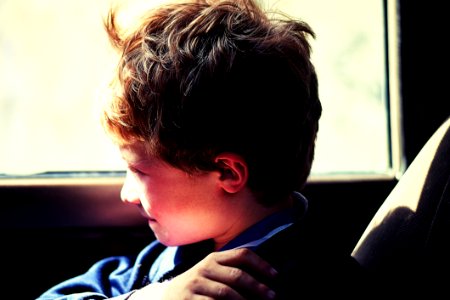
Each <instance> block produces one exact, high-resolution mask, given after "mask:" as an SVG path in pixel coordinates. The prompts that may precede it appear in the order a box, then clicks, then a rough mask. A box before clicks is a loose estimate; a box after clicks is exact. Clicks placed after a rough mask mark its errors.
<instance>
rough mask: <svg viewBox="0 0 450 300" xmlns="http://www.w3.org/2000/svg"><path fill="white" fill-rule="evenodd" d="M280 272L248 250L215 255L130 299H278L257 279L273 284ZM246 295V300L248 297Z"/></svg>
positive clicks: (140, 291) (146, 288)
mask: <svg viewBox="0 0 450 300" xmlns="http://www.w3.org/2000/svg"><path fill="white" fill-rule="evenodd" d="M275 276H276V271H275V270H274V269H273V268H272V267H271V266H270V265H269V264H268V263H267V262H266V261H264V260H263V259H262V258H261V257H259V256H258V255H256V254H255V253H254V252H253V251H251V250H249V249H245V248H241V249H233V250H227V251H222V252H213V253H211V254H209V255H208V256H207V257H205V258H204V259H203V260H201V261H200V262H199V263H197V264H196V265H195V266H193V267H192V268H191V269H189V270H187V271H186V272H184V273H182V274H180V275H178V276H176V277H175V278H173V279H172V280H170V281H166V282H164V283H163V284H156V285H155V284H150V285H148V286H146V287H144V288H142V289H141V290H139V291H137V292H136V293H134V294H133V295H132V297H130V298H129V299H135V300H138V299H143V300H144V299H146V300H150V299H155V294H158V295H159V296H158V297H159V298H157V299H164V300H175V299H176V300H178V299H233V300H242V299H246V298H245V297H246V296H247V297H251V299H267V300H269V299H274V297H275V293H274V292H273V291H272V290H270V289H269V287H268V286H267V285H265V284H264V283H263V282H262V281H260V280H259V279H257V278H264V279H265V280H270V279H272V278H274V277H275ZM244 295H245V296H244Z"/></svg>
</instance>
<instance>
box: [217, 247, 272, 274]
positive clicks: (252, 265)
mask: <svg viewBox="0 0 450 300" xmlns="http://www.w3.org/2000/svg"><path fill="white" fill-rule="evenodd" d="M217 254H218V255H217V257H216V258H215V259H216V261H217V263H218V264H221V265H224V266H234V267H241V268H242V267H244V268H245V269H247V270H249V271H250V272H256V274H261V275H263V276H265V277H266V278H274V277H275V276H276V275H277V274H278V273H277V271H276V270H275V269H274V268H273V267H272V266H271V265H270V264H269V263H268V262H267V261H265V260H264V259H262V258H261V257H260V256H259V255H257V254H256V253H255V252H253V251H251V250H250V249H247V248H239V249H233V250H228V251H223V252H218V253H217Z"/></svg>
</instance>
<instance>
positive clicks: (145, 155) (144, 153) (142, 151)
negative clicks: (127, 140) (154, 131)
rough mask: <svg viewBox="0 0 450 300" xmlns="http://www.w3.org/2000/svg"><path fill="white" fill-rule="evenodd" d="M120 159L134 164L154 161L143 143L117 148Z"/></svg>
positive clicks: (154, 158)
mask: <svg viewBox="0 0 450 300" xmlns="http://www.w3.org/2000/svg"><path fill="white" fill-rule="evenodd" d="M119 151H120V153H121V155H122V158H123V159H124V160H125V161H126V162H128V163H136V162H142V161H144V160H145V161H155V160H157V159H156V157H155V156H153V155H151V154H150V152H149V151H148V150H147V148H146V146H145V144H144V143H139V142H135V143H132V144H127V145H123V146H119Z"/></svg>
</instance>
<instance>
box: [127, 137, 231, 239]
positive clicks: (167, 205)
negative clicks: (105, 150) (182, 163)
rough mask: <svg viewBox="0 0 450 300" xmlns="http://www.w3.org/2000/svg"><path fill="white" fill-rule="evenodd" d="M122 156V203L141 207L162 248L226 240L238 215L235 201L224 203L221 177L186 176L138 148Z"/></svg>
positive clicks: (211, 174) (136, 145)
mask: <svg viewBox="0 0 450 300" xmlns="http://www.w3.org/2000/svg"><path fill="white" fill-rule="evenodd" d="M120 152H121V154H122V157H123V159H124V160H125V162H126V163H127V165H128V169H127V175H126V179H125V182H124V185H123V187H122V191H121V198H122V201H124V202H128V203H132V204H135V205H137V206H139V207H140V209H141V211H142V214H143V215H144V217H145V218H147V219H148V224H149V226H150V228H151V229H152V230H153V232H154V233H155V236H156V238H157V239H158V240H159V241H160V242H162V243H163V244H165V245H168V246H174V245H183V244H188V243H193V242H197V241H201V240H205V239H211V238H213V239H215V240H221V239H227V237H226V236H227V234H229V232H230V230H229V229H230V228H231V227H232V224H233V219H236V216H234V215H235V214H236V212H235V211H234V210H233V204H232V202H233V201H230V199H228V198H226V197H223V194H224V193H223V190H222V189H221V188H220V185H219V184H218V183H219V179H220V176H221V174H220V172H218V171H217V172H216V171H212V172H205V173H201V174H196V175H189V174H187V173H186V172H184V171H182V170H180V169H177V168H175V167H173V166H170V165H169V164H167V163H165V162H164V161H162V160H160V159H158V158H156V157H152V156H149V155H148V154H147V153H146V152H145V148H144V146H143V145H141V144H137V143H136V144H133V145H130V146H124V147H120Z"/></svg>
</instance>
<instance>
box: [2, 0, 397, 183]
mask: <svg viewBox="0 0 450 300" xmlns="http://www.w3.org/2000/svg"><path fill="white" fill-rule="evenodd" d="M261 1H263V0H261ZM122 2H123V1H122ZM143 2H146V1H142V0H139V1H137V0H135V1H128V4H130V3H131V4H130V5H129V9H128V10H127V11H128V12H129V14H130V15H134V14H136V13H137V12H138V11H139V7H140V6H139V5H143ZM147 2H150V3H152V4H154V3H155V1H147ZM156 2H162V1H161V0H160V1H156ZM385 2H386V3H388V5H392V3H394V2H395V1H382V0H370V1H359V0H341V1H333V0H290V1H287V0H284V1H283V0H272V1H269V0H264V1H263V5H264V6H265V7H270V8H273V9H279V10H282V11H284V12H286V13H288V14H289V15H291V16H293V17H299V18H302V19H303V20H305V21H306V22H308V23H309V24H310V25H311V26H312V28H313V29H314V31H315V33H316V35H317V38H316V40H315V41H313V42H312V45H313V61H314V64H315V65H316V68H317V72H318V76H319V86H320V96H321V100H322V104H323V117H322V119H321V123H320V130H319V136H318V140H317V149H316V159H315V163H314V166H313V170H312V173H313V174H312V175H313V176H312V177H313V178H324V177H327V176H334V175H355V176H356V175H357V176H364V175H390V174H393V173H395V172H396V171H397V170H398V165H399V163H398V161H399V160H398V158H399V156H400V155H399V153H400V152H399V143H398V132H397V130H398V125H397V123H396V120H397V119H398V112H396V110H395V109H396V105H398V99H397V98H396V97H395V95H396V93H397V89H398V86H397V82H396V81H395V79H396V78H397V75H396V74H395V68H396V61H392V60H391V59H392V58H395V57H396V52H395V51H396V49H395V47H396V45H395V41H394V42H393V44H392V41H391V40H390V39H389V38H388V36H389V35H388V33H389V32H388V27H387V26H386V25H389V26H391V25H395V23H391V22H392V21H393V19H395V14H394V16H393V17H392V15H390V14H389V13H388V14H387V13H386V11H387V9H386V7H384V6H383V5H384V4H385ZM113 3H118V1H114V2H113V1H111V0H103V1H88V0H76V1H75V0H73V1H69V0H67V1H60V0H45V1H35V0H3V1H1V2H0V122H1V126H0V139H1V145H2V147H0V176H2V177H30V176H47V177H48V176H71V175H74V174H75V175H76V176H86V175H88V176H97V175H99V174H100V175H102V176H103V175H105V174H117V172H119V174H121V171H122V170H124V164H123V162H122V161H121V159H120V155H119V154H118V151H117V150H116V149H115V147H114V146H113V145H112V144H111V142H110V141H109V140H108V138H107V137H106V136H105V134H104V133H103V130H102V128H101V126H100V123H99V118H98V111H99V106H100V103H101V99H102V97H105V96H106V95H107V93H105V91H106V89H107V86H108V83H109V80H110V78H111V75H112V74H113V72H114V67H115V62H116V55H115V53H114V52H113V50H112V49H111V47H110V45H109V42H108V40H107V37H106V34H105V33H104V30H103V26H102V18H103V16H104V14H105V13H106V11H107V9H108V7H109V5H111V4H113ZM394 13H395V10H394ZM130 19H131V18H130ZM126 20H127V15H126V14H124V15H123V21H124V22H126ZM393 36H394V37H395V34H394V35H393ZM392 51H393V52H392ZM388 58H389V59H388ZM389 74H390V76H389ZM111 172H112V173H111Z"/></svg>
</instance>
